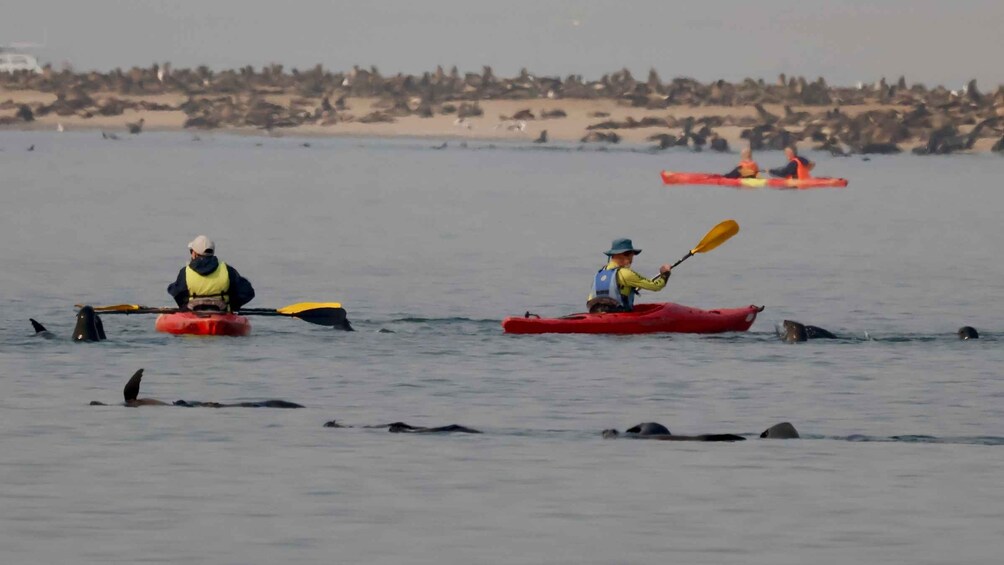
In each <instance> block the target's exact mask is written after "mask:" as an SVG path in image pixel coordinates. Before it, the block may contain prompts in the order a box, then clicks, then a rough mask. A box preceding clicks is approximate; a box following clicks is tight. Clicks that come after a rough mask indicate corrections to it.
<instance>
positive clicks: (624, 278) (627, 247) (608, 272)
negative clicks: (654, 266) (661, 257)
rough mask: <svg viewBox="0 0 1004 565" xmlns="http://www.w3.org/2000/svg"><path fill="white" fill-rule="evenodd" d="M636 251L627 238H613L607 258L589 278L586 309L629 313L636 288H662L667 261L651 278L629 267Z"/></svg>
mask: <svg viewBox="0 0 1004 565" xmlns="http://www.w3.org/2000/svg"><path fill="white" fill-rule="evenodd" d="M640 253H641V249H635V248H634V244H633V243H631V240H630V239H627V238H621V239H615V240H614V241H613V243H612V244H611V246H610V251H607V252H606V255H607V257H609V258H610V261H609V262H608V263H607V266H606V267H603V268H602V269H600V271H599V272H598V273H596V276H595V277H594V278H593V291H592V292H590V293H589V299H588V301H587V302H586V307H587V308H589V312H591V313H594V314H595V313H597V312H630V311H631V310H632V309H633V308H634V295H635V294H637V293H638V290H639V289H641V290H651V291H653V292H658V291H660V290H662V289H663V288H665V287H666V281H667V280H669V272H670V270H671V269H672V267H670V266H669V265H668V264H667V265H663V266H661V267H659V276H657V277H655V278H653V279H646V278H643V277H642V276H641V275H639V274H638V273H636V272H634V271H633V270H631V263H632V262H634V256H635V255H639V254H640Z"/></svg>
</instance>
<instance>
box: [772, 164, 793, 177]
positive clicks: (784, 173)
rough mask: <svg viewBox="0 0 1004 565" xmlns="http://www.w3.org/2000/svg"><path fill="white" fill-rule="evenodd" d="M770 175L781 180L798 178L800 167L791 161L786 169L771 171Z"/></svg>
mask: <svg viewBox="0 0 1004 565" xmlns="http://www.w3.org/2000/svg"><path fill="white" fill-rule="evenodd" d="M770 174H771V175H774V176H775V177H781V178H787V177H795V176H798V165H796V164H795V162H794V161H789V162H788V164H787V165H785V166H784V167H780V168H777V169H771V170H770Z"/></svg>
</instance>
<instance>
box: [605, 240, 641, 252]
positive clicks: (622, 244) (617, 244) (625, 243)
mask: <svg viewBox="0 0 1004 565" xmlns="http://www.w3.org/2000/svg"><path fill="white" fill-rule="evenodd" d="M628 251H634V254H635V255H641V249H635V248H634V244H633V243H631V240H630V239H628V238H626V237H622V238H620V239H615V240H614V241H613V243H611V244H610V251H606V252H605V253H606V255H607V256H608V257H610V256H613V255H617V254H618V253H627V252H628Z"/></svg>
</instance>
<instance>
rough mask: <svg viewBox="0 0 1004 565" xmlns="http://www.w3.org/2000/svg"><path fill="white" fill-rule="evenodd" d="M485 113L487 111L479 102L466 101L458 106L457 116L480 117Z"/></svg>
mask: <svg viewBox="0 0 1004 565" xmlns="http://www.w3.org/2000/svg"><path fill="white" fill-rule="evenodd" d="M484 115H485V111H484V110H482V109H481V106H479V105H478V103H477V102H475V103H473V104H469V103H467V102H464V103H463V104H461V105H460V106H459V107H458V108H457V117H458V118H472V117H479V116H484Z"/></svg>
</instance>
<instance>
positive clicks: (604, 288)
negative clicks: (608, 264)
mask: <svg viewBox="0 0 1004 565" xmlns="http://www.w3.org/2000/svg"><path fill="white" fill-rule="evenodd" d="M619 270H620V268H616V269H605V268H604V269H600V270H599V272H597V273H596V276H595V277H594V278H593V291H592V292H591V293H590V294H589V305H590V306H591V305H592V304H601V303H606V304H610V305H615V304H616V305H617V306H620V307H621V308H624V309H625V310H632V309H633V308H634V292H633V291H632V292H629V293H628V295H627V296H624V294H622V293H621V287H620V285H618V284H617V271H619Z"/></svg>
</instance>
